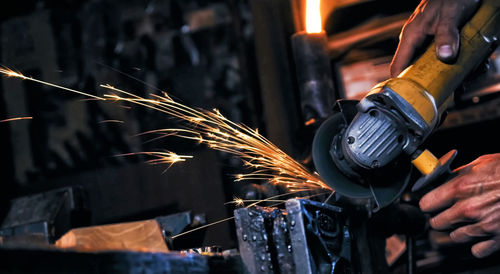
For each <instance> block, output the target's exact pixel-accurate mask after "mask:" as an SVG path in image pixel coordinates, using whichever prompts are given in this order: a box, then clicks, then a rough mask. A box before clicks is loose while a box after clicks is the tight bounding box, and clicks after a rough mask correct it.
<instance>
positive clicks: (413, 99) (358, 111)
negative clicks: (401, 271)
mask: <svg viewBox="0 0 500 274" xmlns="http://www.w3.org/2000/svg"><path fill="white" fill-rule="evenodd" d="M499 35H500V1H496V0H484V1H482V3H481V6H480V7H479V9H478V11H477V12H476V14H475V15H474V16H473V17H472V18H471V19H470V20H469V22H467V24H465V25H464V26H463V27H462V30H461V33H460V38H461V39H460V43H461V44H460V52H459V54H458V57H457V60H456V62H454V63H453V64H445V63H443V62H441V61H439V60H438V59H437V57H436V54H435V50H434V48H435V46H434V44H432V45H430V46H429V48H428V49H427V50H426V51H425V52H424V53H423V55H421V56H420V57H419V58H418V59H416V61H415V62H414V63H413V64H412V65H411V66H409V67H408V68H407V69H406V70H405V71H403V72H402V73H401V74H400V75H399V76H398V77H396V78H391V79H389V80H387V81H384V82H382V83H379V84H378V85H376V86H375V87H373V88H372V89H371V91H370V92H369V93H368V94H367V95H366V96H365V97H364V98H363V99H362V100H361V101H351V100H340V101H338V102H337V103H336V107H335V108H336V111H337V112H336V113H335V114H334V115H333V116H332V117H330V118H329V119H327V120H326V121H325V122H324V123H323V124H322V125H321V127H320V128H319V129H318V131H317V133H316V135H315V138H314V141H313V149H312V154H313V159H314V164H315V166H316V169H317V171H318V173H319V174H320V176H321V178H322V179H323V180H324V181H325V182H326V183H327V184H328V185H329V186H331V187H332V188H333V189H335V190H336V191H337V192H338V193H339V194H341V195H344V196H347V197H352V198H368V199H373V200H374V202H375V203H374V204H375V208H374V210H377V209H379V208H382V207H384V206H387V205H389V204H390V203H392V202H393V201H394V200H395V199H396V198H398V197H399V196H400V195H401V193H402V192H403V191H404V190H405V189H406V187H407V186H408V183H409V177H410V170H411V167H412V164H413V166H415V167H416V168H417V169H418V170H419V171H420V172H421V173H422V177H421V178H420V179H419V180H418V181H417V182H416V183H415V185H414V186H413V188H412V190H418V189H420V188H421V187H423V186H425V185H427V184H428V183H430V182H432V181H435V180H436V179H438V178H442V175H443V174H445V173H447V172H449V164H450V162H451V161H452V160H453V158H454V157H455V154H456V151H454V150H453V151H451V152H449V153H447V154H446V155H445V156H443V157H442V158H441V159H437V158H436V157H434V156H433V155H432V153H430V152H429V151H428V150H425V149H424V148H421V145H422V143H423V142H424V141H425V140H426V139H427V138H428V137H429V135H430V134H431V133H432V132H433V131H434V130H435V129H436V128H437V127H438V125H439V120H440V119H441V118H442V114H443V112H444V110H445V109H446V107H447V106H448V104H449V102H451V100H452V98H453V92H454V91H455V90H456V89H457V87H458V86H459V85H460V84H461V83H462V82H463V80H464V79H465V77H466V76H467V75H468V74H469V73H470V72H471V71H472V70H474V69H475V68H476V67H477V66H478V65H479V64H480V63H482V62H483V61H484V60H485V59H486V58H488V57H489V55H490V54H491V52H492V51H493V50H494V49H495V48H496V46H497V45H498V39H499V38H500V37H499Z"/></svg>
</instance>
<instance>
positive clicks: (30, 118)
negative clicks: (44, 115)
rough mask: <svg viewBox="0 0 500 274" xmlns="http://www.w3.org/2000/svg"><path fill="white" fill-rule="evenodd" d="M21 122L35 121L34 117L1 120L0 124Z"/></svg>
mask: <svg viewBox="0 0 500 274" xmlns="http://www.w3.org/2000/svg"><path fill="white" fill-rule="evenodd" d="M19 120H33V117H16V118H9V119H4V120H0V123H3V122H12V121H19Z"/></svg>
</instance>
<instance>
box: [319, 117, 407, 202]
mask: <svg viewBox="0 0 500 274" xmlns="http://www.w3.org/2000/svg"><path fill="white" fill-rule="evenodd" d="M345 126H346V120H345V118H344V116H343V114H342V113H341V112H339V113H336V114H334V115H333V116H332V117H330V118H329V119H327V120H326V121H325V122H323V124H322V125H321V126H320V128H319V129H318V131H317V132H316V135H315V137H314V140H313V146H312V156H313V160H314V165H315V167H316V171H317V172H318V173H319V175H320V177H321V178H322V179H323V181H324V182H325V183H326V184H327V185H329V186H330V187H332V188H333V189H334V190H336V191H337V192H338V193H340V194H342V195H344V196H347V197H350V198H373V199H374V201H375V203H376V205H377V208H381V207H384V206H387V205H389V204H390V203H392V202H393V201H394V200H395V199H396V198H397V197H399V196H400V195H401V193H402V192H403V190H404V189H405V188H406V186H407V185H408V182H409V178H410V171H411V164H410V161H409V160H408V161H398V162H396V163H394V164H393V165H392V166H391V167H390V168H387V169H386V171H390V172H386V173H384V174H378V175H373V176H368V177H367V178H364V179H365V180H364V182H360V181H357V180H355V179H352V178H349V177H347V176H346V175H345V174H344V173H342V171H341V170H339V168H338V167H337V166H336V165H335V162H334V161H333V159H332V153H331V150H332V145H333V141H334V139H335V135H337V134H340V132H341V131H342V129H343V128H344V127H345ZM367 182H368V183H367Z"/></svg>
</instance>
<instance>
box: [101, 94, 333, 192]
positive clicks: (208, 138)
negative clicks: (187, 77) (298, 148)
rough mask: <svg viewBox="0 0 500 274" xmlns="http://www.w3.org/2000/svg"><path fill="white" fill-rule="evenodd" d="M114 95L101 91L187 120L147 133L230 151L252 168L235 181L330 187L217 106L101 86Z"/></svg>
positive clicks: (295, 188) (300, 187)
mask: <svg viewBox="0 0 500 274" xmlns="http://www.w3.org/2000/svg"><path fill="white" fill-rule="evenodd" d="M101 87H103V88H106V89H108V90H110V91H113V92H115V93H114V94H105V95H104V98H106V99H108V100H116V101H126V102H130V103H134V104H137V105H141V106H145V107H148V108H151V109H154V110H157V111H160V112H163V113H165V114H168V115H170V116H173V117H175V118H179V119H181V120H183V121H185V122H187V126H186V129H184V130H182V131H181V130H178V129H159V130H155V131H151V132H149V133H157V134H160V135H165V136H167V135H171V134H172V133H173V132H175V136H178V137H182V138H187V139H192V140H195V141H198V142H199V143H203V144H205V145H207V146H208V147H209V148H212V149H215V150H219V151H223V152H227V153H231V154H234V155H236V156H238V157H239V158H241V159H242V160H243V163H244V165H245V166H246V167H248V168H250V169H252V170H253V171H251V172H249V173H246V174H238V175H236V176H235V181H236V182H238V181H243V180H267V181H268V182H270V183H273V184H279V185H284V186H286V187H287V188H288V189H289V190H290V191H299V190H304V189H317V188H326V189H330V187H328V186H327V185H326V184H325V183H324V182H323V181H322V180H321V179H320V178H319V176H318V175H317V174H314V173H311V172H310V171H309V170H307V168H305V167H304V166H303V165H301V164H300V163H298V162H297V161H295V160H294V159H293V158H292V157H290V156H289V155H287V154H286V153H284V152H283V151H282V150H280V149H279V148H278V147H276V146H275V145H274V144H272V143H271V142H270V141H269V140H267V139H266V138H265V137H263V136H262V135H260V134H259V132H258V130H254V129H252V128H250V127H247V126H246V125H243V124H238V123H234V122H232V121H230V120H229V119H227V118H226V117H225V116H223V115H222V114H221V113H220V112H219V111H218V110H217V109H214V110H212V111H208V110H204V109H194V108H191V107H189V106H186V105H184V104H181V103H179V102H177V101H174V100H173V99H172V98H171V97H170V96H169V95H168V94H167V93H163V96H159V95H155V94H152V95H151V97H152V99H146V98H142V97H139V96H136V95H134V94H132V93H130V92H127V91H124V90H121V89H118V88H115V87H113V86H110V85H101Z"/></svg>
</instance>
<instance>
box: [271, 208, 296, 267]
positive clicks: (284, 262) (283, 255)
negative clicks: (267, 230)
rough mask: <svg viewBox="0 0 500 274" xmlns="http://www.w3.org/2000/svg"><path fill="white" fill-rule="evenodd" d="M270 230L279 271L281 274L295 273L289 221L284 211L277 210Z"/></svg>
mask: <svg viewBox="0 0 500 274" xmlns="http://www.w3.org/2000/svg"><path fill="white" fill-rule="evenodd" d="M272 231H273V243H274V247H275V249H276V257H277V260H276V261H277V263H278V266H279V272H280V273H282V274H286V273H295V261H294V257H293V252H292V251H293V250H292V243H291V239H290V223H289V221H288V213H287V212H286V211H279V212H278V214H277V215H276V218H275V219H274V222H273V230H272Z"/></svg>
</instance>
